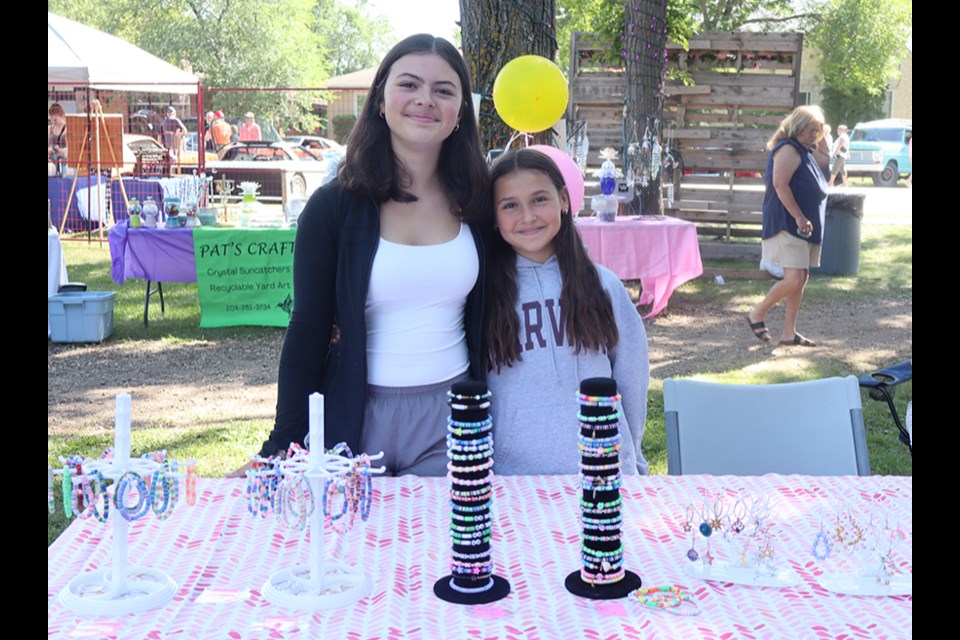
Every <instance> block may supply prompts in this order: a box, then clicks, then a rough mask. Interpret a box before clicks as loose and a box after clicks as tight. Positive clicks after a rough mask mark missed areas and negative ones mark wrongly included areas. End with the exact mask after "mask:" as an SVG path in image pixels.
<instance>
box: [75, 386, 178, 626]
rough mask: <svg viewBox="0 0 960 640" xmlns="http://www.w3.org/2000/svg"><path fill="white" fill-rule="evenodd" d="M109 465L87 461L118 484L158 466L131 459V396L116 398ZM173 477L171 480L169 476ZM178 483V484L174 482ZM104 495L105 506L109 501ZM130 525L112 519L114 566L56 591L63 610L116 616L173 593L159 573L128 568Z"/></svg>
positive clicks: (144, 607) (174, 587) (163, 601)
mask: <svg viewBox="0 0 960 640" xmlns="http://www.w3.org/2000/svg"><path fill="white" fill-rule="evenodd" d="M114 426H115V428H114V441H113V442H114V445H113V459H112V460H95V461H88V462H86V463H85V466H86V467H87V469H89V470H90V471H93V470H97V471H100V473H102V474H103V477H104V478H106V479H109V480H113V484H112V485H111V486H112V487H113V488H114V491H115V490H116V486H117V482H118V481H119V480H120V478H121V477H123V474H125V473H127V472H128V471H132V472H134V473H137V474H139V475H140V476H141V477H143V476H146V475H150V474H153V473H156V472H157V471H158V470H159V469H160V464H159V463H157V462H155V461H153V460H148V459H146V458H134V459H131V458H130V394H129V393H121V394H118V395H117V409H116V417H115V425H114ZM171 475H172V474H171ZM178 481H179V480H178ZM109 499H110V496H109V494H105V495H104V500H109ZM128 527H129V523H128V522H127V521H126V520H124V519H123V518H122V517H121V516H120V515H119V514H114V517H113V564H112V566H109V567H106V568H104V569H98V570H95V571H90V572H87V573H83V574H81V575H79V576H77V577H76V578H74V579H73V580H71V581H70V583H69V584H68V585H67V586H66V587H64V588H63V590H61V591H60V602H61V603H62V604H63V606H65V607H67V608H68V609H70V610H71V611H76V612H77V613H86V614H91V615H118V614H124V613H134V612H137V611H145V610H147V609H152V608H155V607H159V606H162V605H164V604H166V603H167V602H169V601H170V599H171V598H173V596H174V594H175V593H176V592H177V588H178V587H177V583H176V582H174V581H173V580H172V579H171V578H170V576H168V575H167V574H166V573H164V572H163V571H160V570H159V569H150V568H147V567H140V566H128V565H127V532H128Z"/></svg>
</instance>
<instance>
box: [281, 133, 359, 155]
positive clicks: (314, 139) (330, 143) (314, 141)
mask: <svg viewBox="0 0 960 640" xmlns="http://www.w3.org/2000/svg"><path fill="white" fill-rule="evenodd" d="M283 139H284V140H286V141H287V142H289V143H291V144H295V145H299V146H301V147H303V148H304V149H309V150H310V151H313V152H314V153H316V154H319V155H321V156H323V157H331V155H330V154H337V155H339V156H340V157H343V156H345V155H346V154H347V148H346V147H345V146H343V145H342V144H340V143H339V142H337V141H336V140H331V139H330V138H324V137H321V136H284V137H283Z"/></svg>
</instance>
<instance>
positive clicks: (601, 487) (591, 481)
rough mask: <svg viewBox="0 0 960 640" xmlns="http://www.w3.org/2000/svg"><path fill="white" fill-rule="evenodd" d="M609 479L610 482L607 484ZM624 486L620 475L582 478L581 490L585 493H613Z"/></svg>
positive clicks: (582, 476)
mask: <svg viewBox="0 0 960 640" xmlns="http://www.w3.org/2000/svg"><path fill="white" fill-rule="evenodd" d="M607 479H609V480H610V482H605V480H607ZM621 484H622V481H621V479H620V476H619V475H614V476H585V475H582V474H581V476H580V488H581V489H583V490H585V491H593V492H594V494H596V492H597V491H613V490H614V489H619V488H620V486H621Z"/></svg>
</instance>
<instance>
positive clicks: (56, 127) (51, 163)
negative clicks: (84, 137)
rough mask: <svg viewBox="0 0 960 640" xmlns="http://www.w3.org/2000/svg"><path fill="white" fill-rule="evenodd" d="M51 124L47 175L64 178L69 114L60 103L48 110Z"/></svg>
mask: <svg viewBox="0 0 960 640" xmlns="http://www.w3.org/2000/svg"><path fill="white" fill-rule="evenodd" d="M47 117H48V118H50V124H49V125H47V175H48V176H62V175H63V164H64V163H65V162H66V160H67V114H66V113H64V111H63V107H62V106H60V103H59V102H54V103H53V104H51V105H50V107H49V108H48V109H47Z"/></svg>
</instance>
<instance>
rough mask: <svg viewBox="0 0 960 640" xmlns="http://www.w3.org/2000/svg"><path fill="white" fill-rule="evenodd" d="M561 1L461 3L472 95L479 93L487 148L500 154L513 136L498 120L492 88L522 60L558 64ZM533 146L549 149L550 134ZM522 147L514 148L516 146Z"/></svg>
mask: <svg viewBox="0 0 960 640" xmlns="http://www.w3.org/2000/svg"><path fill="white" fill-rule="evenodd" d="M555 15H556V0H460V38H461V41H462V43H463V56H464V58H465V59H466V61H467V68H468V69H469V70H470V78H471V81H472V82H473V91H474V92H475V93H479V94H480V95H481V96H482V98H481V101H480V112H479V113H478V114H477V115H478V117H479V125H480V136H481V138H482V139H483V144H484V146H485V147H486V148H487V149H501V148H503V147H504V146H505V145H506V144H507V142H508V141H509V140H510V137H511V136H512V134H513V133H514V132H513V131H512V130H511V129H510V127H509V126H508V125H507V124H506V123H504V122H503V120H501V119H500V118H499V117H498V116H497V115H496V108H495V106H494V104H493V83H494V81H495V80H496V79H497V74H498V73H500V70H501V69H502V68H503V67H504V65H505V64H507V63H508V62H510V61H511V60H513V59H514V58H516V57H518V56H523V55H531V54H532V55H538V56H543V57H544V58H547V59H548V60H551V61H554V62H555V61H556V60H555V56H556V53H557V40H556V26H555V24H554V22H555ZM533 138H534V139H533V140H531V141H530V144H549V143H550V130H547V131H544V132H541V133H538V134H535V135H534V136H533ZM516 146H517V145H516V144H515V145H514V147H516Z"/></svg>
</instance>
